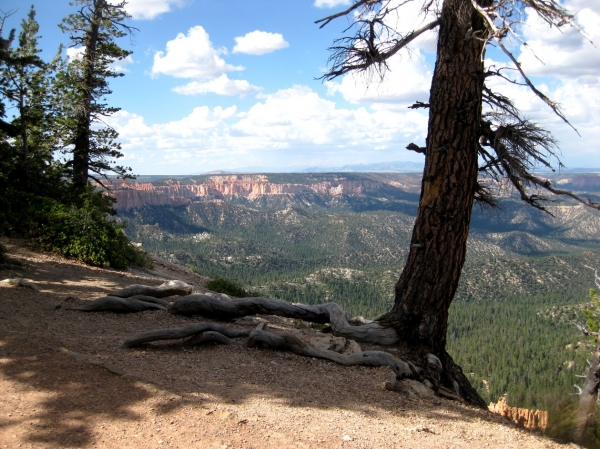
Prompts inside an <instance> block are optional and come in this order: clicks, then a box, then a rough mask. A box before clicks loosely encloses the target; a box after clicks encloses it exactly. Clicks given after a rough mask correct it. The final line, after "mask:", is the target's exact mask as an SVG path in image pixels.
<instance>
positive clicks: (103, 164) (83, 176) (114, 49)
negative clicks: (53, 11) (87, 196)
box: [58, 0, 134, 190]
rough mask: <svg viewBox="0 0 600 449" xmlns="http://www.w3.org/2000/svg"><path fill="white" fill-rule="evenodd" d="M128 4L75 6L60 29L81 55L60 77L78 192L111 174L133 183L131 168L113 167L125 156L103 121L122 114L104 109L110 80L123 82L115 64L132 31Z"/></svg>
mask: <svg viewBox="0 0 600 449" xmlns="http://www.w3.org/2000/svg"><path fill="white" fill-rule="evenodd" d="M125 3H126V2H124V1H123V2H120V3H116V4H113V3H109V2H107V0H76V1H75V2H73V3H72V5H73V6H79V7H80V9H79V10H78V11H77V12H76V13H75V14H71V15H69V16H68V17H67V18H65V19H64V20H63V22H62V23H61V25H60V27H61V29H62V30H63V32H65V33H68V34H69V38H70V40H71V48H74V49H75V50H76V51H77V55H76V56H75V57H73V58H72V60H71V62H70V64H69V65H68V67H67V69H66V70H65V71H64V72H63V73H61V75H60V76H59V78H58V79H59V83H60V84H61V87H62V89H63V91H64V94H65V95H64V98H65V103H64V111H63V112H64V121H65V123H64V124H65V128H66V129H68V130H69V136H68V138H67V140H66V143H67V144H68V145H70V146H71V152H72V159H71V160H70V161H69V162H68V163H67V166H68V167H69V169H70V172H71V176H72V180H73V185H74V187H75V189H76V190H81V189H83V188H84V187H85V186H86V185H87V183H88V180H89V179H93V180H94V181H96V182H98V183H100V184H101V183H102V182H101V179H100V178H101V177H105V176H106V174H107V173H111V172H112V173H114V174H116V175H117V176H122V177H130V175H129V174H128V173H129V172H130V169H129V168H125V167H122V166H118V165H115V163H116V159H118V158H120V157H122V156H123V154H122V153H121V151H120V150H121V146H120V144H119V143H118V142H117V141H116V138H117V137H118V133H117V132H116V130H114V129H113V128H111V127H110V126H107V125H106V124H105V123H104V122H103V120H102V119H103V117H107V116H110V115H111V114H114V113H115V112H117V111H119V108H117V107H113V106H109V105H108V104H106V103H105V101H106V97H107V96H108V95H110V94H111V92H112V91H111V90H110V88H109V83H108V81H109V79H110V78H116V77H120V76H123V73H119V72H117V71H116V70H115V69H114V68H113V66H112V64H113V63H114V62H116V61H120V60H123V59H125V58H126V57H127V56H129V55H130V54H131V51H129V50H124V49H123V48H121V47H120V46H119V45H118V44H117V43H116V40H117V39H119V38H121V37H124V36H126V35H128V34H130V33H132V31H133V30H134V28H132V27H130V26H128V25H127V24H126V23H125V22H126V20H127V19H128V18H129V16H128V15H127V13H126V11H125V9H124V6H125Z"/></svg>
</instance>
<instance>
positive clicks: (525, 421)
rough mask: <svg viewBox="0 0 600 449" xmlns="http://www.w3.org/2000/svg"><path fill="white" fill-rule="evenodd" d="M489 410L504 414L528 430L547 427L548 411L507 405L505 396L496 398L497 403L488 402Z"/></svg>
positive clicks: (540, 429) (539, 429)
mask: <svg viewBox="0 0 600 449" xmlns="http://www.w3.org/2000/svg"><path fill="white" fill-rule="evenodd" d="M488 408H489V409H490V411H492V412H494V413H497V414H499V415H500V416H504V417H506V418H508V419H510V420H511V421H513V422H514V423H515V424H516V425H518V426H520V427H525V428H526V429H530V430H538V431H543V430H545V429H546V427H548V412H544V411H542V410H535V411H534V410H529V409H527V408H518V407H509V405H508V404H507V403H506V398H500V399H498V403H497V404H494V403H493V402H492V403H490V406H489V407H488Z"/></svg>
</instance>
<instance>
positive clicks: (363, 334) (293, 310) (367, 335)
mask: <svg viewBox="0 0 600 449" xmlns="http://www.w3.org/2000/svg"><path fill="white" fill-rule="evenodd" d="M190 292H191V286H189V285H188V284H185V283H184V282H181V281H169V282H166V283H164V284H162V285H161V286H159V287H148V286H144V285H132V286H129V287H126V288H124V289H122V290H119V291H118V292H115V293H113V294H111V295H109V296H106V297H103V298H99V299H97V300H96V301H93V302H92V303H89V304H86V305H83V306H80V307H75V308H73V309H74V310H81V311H113V312H138V311H141V310H149V309H158V310H165V309H166V310H167V311H169V312H170V313H174V314H182V315H202V316H205V317H208V318H212V319H218V320H225V321H231V320H235V319H237V318H242V317H246V316H251V315H276V316H281V317H286V318H293V319H300V320H304V321H308V322H313V323H320V324H326V323H329V324H330V325H331V330H332V333H333V335H335V336H337V337H344V338H346V339H349V340H355V341H358V342H362V343H370V344H375V345H380V346H397V347H399V346H403V345H402V341H401V339H400V337H399V334H398V332H397V331H396V330H395V329H394V328H393V327H392V326H386V325H384V324H381V323H380V322H376V321H368V320H365V319H364V318H362V317H355V318H350V319H348V318H347V317H346V314H345V312H344V311H343V309H342V308H341V307H340V306H338V305H337V304H335V303H326V304H320V305H304V304H288V303H285V302H282V301H277V300H274V299H269V298H234V299H232V298H230V297H228V296H227V295H221V294H214V295H203V294H190ZM172 295H182V296H184V297H181V298H177V299H176V300H175V301H174V302H173V303H170V302H168V301H165V300H163V299H160V298H163V297H166V296H172ZM242 337H244V338H246V340H245V341H238V340H234V339H236V338H242ZM186 338H187V340H186V344H190V345H198V344H202V343H206V342H214V343H219V344H224V345H238V346H247V347H252V346H264V347H267V348H270V349H276V350H287V351H292V352H294V353H295V354H298V355H301V356H305V357H316V358H320V359H325V360H330V361H332V362H335V363H338V364H341V365H347V366H350V365H366V366H389V367H390V368H391V369H392V371H393V373H394V375H393V379H392V382H389V383H388V384H389V385H387V387H388V388H389V389H391V390H396V391H400V392H403V393H407V391H408V390H411V391H409V392H408V393H409V396H411V395H412V394H413V393H415V392H416V393H417V395H418V394H419V392H418V390H419V388H421V387H422V388H424V389H425V390H428V391H429V393H426V392H425V393H424V394H433V392H435V393H436V394H437V395H439V396H443V397H446V398H449V399H454V400H459V401H464V402H467V403H469V404H472V405H476V406H479V407H485V403H484V402H483V400H482V399H481V397H480V396H479V395H478V394H477V392H476V391H475V389H473V387H472V386H471V385H470V383H469V381H468V379H467V378H466V377H465V376H464V374H463V372H462V370H461V369H460V367H459V366H458V365H456V364H455V363H454V361H453V360H452V358H451V357H450V356H449V355H448V354H447V353H446V352H444V353H443V354H441V355H440V357H437V356H435V355H433V354H431V353H429V352H428V351H427V349H426V348H421V349H419V350H411V349H410V348H409V349H407V350H406V351H404V352H403V353H402V354H403V356H402V357H403V358H404V360H402V359H400V358H397V357H394V356H393V355H391V354H389V353H387V352H383V351H362V352H359V353H354V354H341V353H339V352H335V351H331V350H329V349H322V348H317V347H315V346H313V345H311V344H308V343H305V342H302V341H301V340H300V339H298V338H297V337H295V336H293V335H276V334H273V333H271V332H266V331H265V330H263V328H262V325H261V326H259V327H258V328H256V329H254V330H253V331H239V330H230V329H227V328H225V327H223V326H219V325H217V324H211V323H197V324H192V325H188V326H184V327H180V328H169V329H158V330H153V331H149V332H144V333H142V334H139V335H136V336H134V337H132V338H129V339H127V340H126V341H125V342H124V343H123V344H122V346H121V347H122V348H133V347H136V346H139V345H142V344H145V343H149V342H153V341H161V340H175V339H186ZM407 379H413V380H411V381H410V382H409V381H408V380H407ZM415 381H419V382H422V383H423V384H424V385H425V386H424V387H423V386H421V387H417V386H418V385H419V384H418V383H415ZM425 390H424V391H425Z"/></svg>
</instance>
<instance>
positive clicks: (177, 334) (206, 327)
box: [121, 323, 250, 348]
mask: <svg viewBox="0 0 600 449" xmlns="http://www.w3.org/2000/svg"><path fill="white" fill-rule="evenodd" d="M209 331H214V332H218V333H220V334H222V335H224V336H226V337H229V338H238V337H247V336H248V335H250V331H236V330H230V329H227V328H226V327H223V326H219V325H218V324H212V323H196V324H190V325H189V326H183V327H174V328H167V329H157V330H153V331H148V332H144V333H141V334H138V335H136V336H135V337H131V338H128V339H127V340H125V341H124V342H123V344H122V345H121V348H135V347H136V346H140V345H143V344H144V343H149V342H152V341H159V340H177V339H181V338H186V337H195V336H197V335H198V334H202V333H206V332H209Z"/></svg>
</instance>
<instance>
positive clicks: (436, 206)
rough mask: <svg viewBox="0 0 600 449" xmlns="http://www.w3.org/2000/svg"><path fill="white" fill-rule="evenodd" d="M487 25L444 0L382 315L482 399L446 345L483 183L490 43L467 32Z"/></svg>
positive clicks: (449, 379)
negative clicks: (411, 211) (390, 292)
mask: <svg viewBox="0 0 600 449" xmlns="http://www.w3.org/2000/svg"><path fill="white" fill-rule="evenodd" d="M479 3H480V5H482V6H486V5H487V4H490V3H491V1H490V0H484V1H480V2H479ZM483 25H484V24H483V20H482V19H481V17H480V16H479V15H478V14H477V12H476V11H475V9H474V8H473V7H472V5H471V2H470V1H468V0H446V1H445V2H444V5H443V9H442V16H441V25H440V30H439V41H438V46H437V62H436V66H435V71H434V75H433V81H432V87H431V95H430V113H429V126H428V139H427V147H426V150H425V168H424V173H423V181H422V187H421V197H420V200H419V211H418V214H417V218H416V221H415V225H414V229H413V235H412V240H411V248H410V253H409V255H408V260H407V262H406V265H405V267H404V269H403V271H402V275H401V276H400V279H399V280H398V283H397V284H396V287H395V303H394V307H393V308H392V310H391V311H390V312H388V313H387V314H385V315H384V316H383V317H381V318H380V319H379V320H378V321H379V322H380V323H382V324H385V325H390V326H393V327H394V329H395V330H396V331H397V332H398V334H399V336H400V341H401V342H402V343H401V344H402V345H404V346H405V347H406V348H407V349H408V350H414V349H416V350H417V351H419V350H420V348H423V349H425V350H426V351H427V352H432V353H433V354H435V355H436V356H437V357H439V358H440V360H441V361H442V365H443V366H444V380H445V386H446V387H448V388H452V389H453V390H455V391H456V392H457V394H460V395H461V396H464V397H465V399H467V400H468V401H469V402H471V403H474V404H477V405H480V406H485V402H483V400H482V399H481V397H480V396H479V395H478V394H477V392H476V391H475V390H474V389H473V388H472V387H471V385H470V383H469V382H468V380H467V379H466V378H465V377H464V376H463V375H462V371H461V370H460V368H459V367H457V366H456V365H455V364H454V362H453V361H452V359H451V357H450V356H449V355H448V353H447V352H446V330H447V326H448V309H449V307H450V303H451V302H452V299H453V297H454V293H455V292H456V289H457V286H458V281H459V278H460V274H461V270H462V267H463V264H464V261H465V255H466V249H467V237H468V234H469V224H470V221H471V209H472V206H473V201H474V197H475V191H476V189H477V186H478V184H477V173H478V163H477V155H478V140H479V123H480V121H481V99H482V91H483V68H484V67H483V51H484V42H482V41H480V40H478V39H465V35H466V34H467V32H468V30H469V29H472V30H475V31H476V30H482V29H483ZM457 174H460V177H459V176H457Z"/></svg>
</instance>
